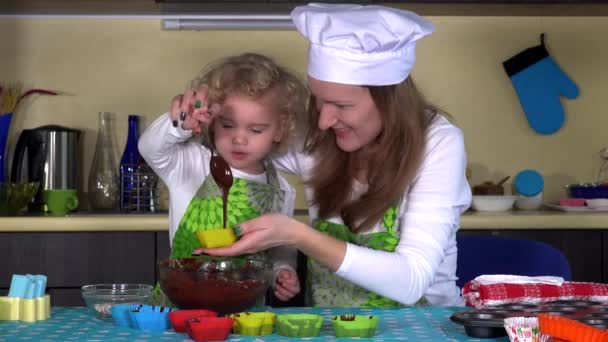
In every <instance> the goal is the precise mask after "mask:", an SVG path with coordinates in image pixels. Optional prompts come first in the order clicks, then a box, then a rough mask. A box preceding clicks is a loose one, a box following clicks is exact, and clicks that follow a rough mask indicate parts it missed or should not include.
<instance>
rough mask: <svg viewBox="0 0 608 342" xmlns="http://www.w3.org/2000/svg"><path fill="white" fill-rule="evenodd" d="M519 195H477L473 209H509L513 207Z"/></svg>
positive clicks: (474, 197) (474, 198)
mask: <svg viewBox="0 0 608 342" xmlns="http://www.w3.org/2000/svg"><path fill="white" fill-rule="evenodd" d="M516 198H517V196H511V195H475V196H473V209H475V210H477V211H507V210H511V208H513V203H515V199H516Z"/></svg>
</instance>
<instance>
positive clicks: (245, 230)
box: [193, 214, 301, 256]
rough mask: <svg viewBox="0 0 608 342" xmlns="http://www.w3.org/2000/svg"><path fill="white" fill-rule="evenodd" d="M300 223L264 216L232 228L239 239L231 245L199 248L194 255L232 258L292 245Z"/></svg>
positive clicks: (289, 218)
mask: <svg viewBox="0 0 608 342" xmlns="http://www.w3.org/2000/svg"><path fill="white" fill-rule="evenodd" d="M300 224H301V223H300V222H298V221H296V220H294V219H292V218H291V217H288V216H285V215H282V214H265V215H262V216H260V217H257V218H254V219H251V220H249V221H245V222H243V223H241V224H240V225H238V226H235V227H234V233H235V234H236V235H238V236H240V237H241V238H240V239H239V240H238V241H237V242H235V243H234V244H233V245H231V246H228V247H220V248H201V249H196V250H194V251H193V253H194V254H200V253H206V254H209V255H224V256H234V255H241V254H250V253H256V252H259V251H263V250H266V249H268V248H272V247H277V246H283V245H294V244H295V236H294V233H295V231H296V230H297V229H298V227H297V226H298V225H300Z"/></svg>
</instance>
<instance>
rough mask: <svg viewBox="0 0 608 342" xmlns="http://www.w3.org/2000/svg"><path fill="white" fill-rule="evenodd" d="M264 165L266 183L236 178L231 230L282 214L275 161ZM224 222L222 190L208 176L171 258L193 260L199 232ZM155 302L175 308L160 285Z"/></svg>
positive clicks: (181, 226) (177, 235)
mask: <svg viewBox="0 0 608 342" xmlns="http://www.w3.org/2000/svg"><path fill="white" fill-rule="evenodd" d="M265 165H266V181H267V183H258V182H255V181H251V180H247V179H243V178H234V182H233V184H232V186H231V187H230V191H229V193H228V210H227V217H226V220H227V222H226V224H227V225H228V227H234V226H235V225H236V224H239V223H241V222H244V221H247V220H250V219H253V218H255V217H258V216H260V215H263V214H266V213H271V212H277V213H280V212H281V211H282V208H283V202H284V200H285V191H284V190H282V189H281V186H280V183H279V178H278V174H277V172H276V169H275V168H274V165H273V164H272V162H266V163H265ZM222 221H223V205H222V196H221V193H220V189H219V187H218V185H217V184H216V183H215V180H214V179H213V177H212V176H211V175H208V176H207V177H206V178H205V180H204V181H203V184H202V185H201V187H200V188H199V189H198V191H197V193H196V195H194V197H193V198H192V200H191V201H190V204H189V205H188V207H187V208H186V211H185V213H184V216H182V219H181V221H180V223H179V226H178V228H177V231H176V232H175V236H174V237H173V244H172V248H171V256H170V258H171V259H177V258H188V257H191V256H192V251H193V250H195V249H197V248H200V247H201V245H200V242H199V240H198V238H197V237H196V232H197V231H199V230H209V229H217V228H219V227H222V226H223V222H222ZM152 303H153V304H156V305H163V306H172V305H171V303H170V302H169V301H168V299H167V298H166V297H165V295H164V293H163V292H162V289H161V288H160V286H159V284H157V285H156V287H155V289H154V294H153V298H152Z"/></svg>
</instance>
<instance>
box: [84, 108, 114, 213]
mask: <svg viewBox="0 0 608 342" xmlns="http://www.w3.org/2000/svg"><path fill="white" fill-rule="evenodd" d="M111 116H112V113H109V112H100V113H99V127H98V130H97V143H96V144H95V154H94V155H93V163H92V164H91V171H90V173H89V186H88V191H89V194H88V195H89V204H90V206H91V209H93V210H94V211H113V210H116V209H118V200H119V197H120V187H119V183H118V170H117V168H116V159H115V158H114V143H113V140H112V135H113V134H112V126H111V125H110V120H111Z"/></svg>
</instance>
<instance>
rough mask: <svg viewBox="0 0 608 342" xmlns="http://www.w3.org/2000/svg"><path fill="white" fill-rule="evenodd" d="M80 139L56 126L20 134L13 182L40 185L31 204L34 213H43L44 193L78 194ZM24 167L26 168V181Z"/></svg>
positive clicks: (14, 162) (74, 131) (24, 131)
mask: <svg viewBox="0 0 608 342" xmlns="http://www.w3.org/2000/svg"><path fill="white" fill-rule="evenodd" d="M80 135H81V132H80V131H79V130H76V129H71V128H67V127H62V126H57V125H48V126H41V127H38V128H33V129H24V130H23V132H21V135H20V136H19V139H18V140H17V146H16V147H15V155H14V156H13V164H12V169H11V181H12V182H22V181H27V182H39V183H40V186H39V187H38V193H37V194H36V196H35V197H34V201H33V203H32V204H31V209H32V210H35V211H41V210H43V201H42V192H43V191H44V190H62V189H65V190H67V189H73V190H78V188H79V186H78V184H79V178H78V177H79V172H78V169H79V165H80V155H81V153H80V144H79V140H80ZM26 150H27V154H26V153H25V152H26ZM26 156H27V158H25V157H26ZM25 161H27V164H25ZM24 165H27V179H25V180H24V179H23V176H24V173H25V172H24Z"/></svg>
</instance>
